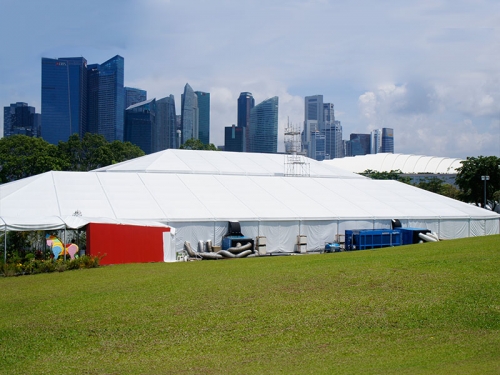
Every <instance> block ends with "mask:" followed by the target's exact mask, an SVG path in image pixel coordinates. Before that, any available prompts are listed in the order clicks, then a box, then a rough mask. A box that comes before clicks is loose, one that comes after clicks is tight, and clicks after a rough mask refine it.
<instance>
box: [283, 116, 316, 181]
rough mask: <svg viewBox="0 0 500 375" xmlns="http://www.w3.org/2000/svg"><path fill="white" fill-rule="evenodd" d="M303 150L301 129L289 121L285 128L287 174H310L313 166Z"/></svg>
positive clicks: (299, 175) (292, 175)
mask: <svg viewBox="0 0 500 375" xmlns="http://www.w3.org/2000/svg"><path fill="white" fill-rule="evenodd" d="M301 152H302V150H301V141H300V130H299V129H298V128H294V127H293V126H290V122H289V123H288V124H287V127H286V128H285V173H284V175H285V176H288V177H290V176H291V177H309V176H310V174H311V166H310V164H309V163H308V162H307V159H306V157H305V156H304V155H303V154H302V153H301Z"/></svg>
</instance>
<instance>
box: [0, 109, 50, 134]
mask: <svg viewBox="0 0 500 375" xmlns="http://www.w3.org/2000/svg"><path fill="white" fill-rule="evenodd" d="M40 122H41V115H40V114H39V113H35V107H31V106H29V105H28V104H27V103H22V102H17V103H13V104H11V105H10V106H8V107H4V109H3V136H4V137H8V136H10V135H14V134H23V135H27V136H29V137H37V136H38V132H39V131H40Z"/></svg>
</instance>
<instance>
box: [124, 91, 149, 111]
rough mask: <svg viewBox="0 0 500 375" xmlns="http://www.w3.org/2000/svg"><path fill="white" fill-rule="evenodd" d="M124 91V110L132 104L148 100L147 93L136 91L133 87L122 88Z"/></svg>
mask: <svg viewBox="0 0 500 375" xmlns="http://www.w3.org/2000/svg"><path fill="white" fill-rule="evenodd" d="M124 90H125V109H127V108H128V107H130V106H131V105H133V104H137V103H140V102H144V101H146V100H148V93H147V91H146V90H141V89H136V88H133V87H124Z"/></svg>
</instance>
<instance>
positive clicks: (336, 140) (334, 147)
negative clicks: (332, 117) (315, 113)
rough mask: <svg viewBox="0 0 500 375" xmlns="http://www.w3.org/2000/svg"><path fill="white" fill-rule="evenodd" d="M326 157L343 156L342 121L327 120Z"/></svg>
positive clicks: (325, 131)
mask: <svg viewBox="0 0 500 375" xmlns="http://www.w3.org/2000/svg"><path fill="white" fill-rule="evenodd" d="M324 134H325V140H326V145H325V148H326V151H325V153H326V156H325V157H326V158H327V159H336V158H343V157H344V156H345V155H344V145H343V142H342V125H341V124H340V121H332V122H325V130H324Z"/></svg>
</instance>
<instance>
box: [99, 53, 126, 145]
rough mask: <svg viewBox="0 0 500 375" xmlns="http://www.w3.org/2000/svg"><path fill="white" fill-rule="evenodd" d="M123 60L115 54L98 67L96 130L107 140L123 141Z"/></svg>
mask: <svg viewBox="0 0 500 375" xmlns="http://www.w3.org/2000/svg"><path fill="white" fill-rule="evenodd" d="M124 67H125V62H124V59H123V57H121V56H119V55H116V56H115V57H112V58H111V59H109V60H108V61H106V62H104V63H102V64H101V65H100V66H99V67H98V71H99V90H98V91H99V106H98V111H99V114H98V119H99V123H98V125H97V132H98V133H99V134H101V135H103V136H104V138H106V140H107V141H108V142H113V141H123V139H124V137H123V135H124V115H125V89H124V86H123V82H124Z"/></svg>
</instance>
